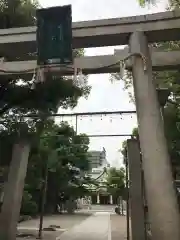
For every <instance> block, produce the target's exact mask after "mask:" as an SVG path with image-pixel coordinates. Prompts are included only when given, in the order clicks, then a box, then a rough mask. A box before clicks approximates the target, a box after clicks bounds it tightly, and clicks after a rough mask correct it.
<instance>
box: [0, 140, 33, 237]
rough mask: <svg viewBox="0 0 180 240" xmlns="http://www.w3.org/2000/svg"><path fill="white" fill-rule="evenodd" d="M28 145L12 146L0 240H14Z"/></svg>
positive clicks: (0, 219)
mask: <svg viewBox="0 0 180 240" xmlns="http://www.w3.org/2000/svg"><path fill="white" fill-rule="evenodd" d="M29 151H30V145H29V144H28V143H27V142H23V141H21V142H19V143H17V144H15V145H14V147H13V153H12V160H11V164H10V168H9V175H8V181H7V183H6V185H5V193H4V201H3V205H2V211H1V214H0V239H2V240H15V239H16V232H17V230H16V228H17V223H18V220H19V213H20V208H21V200H22V195H23V189H24V180H25V176H26V171H27V164H28V157H29Z"/></svg>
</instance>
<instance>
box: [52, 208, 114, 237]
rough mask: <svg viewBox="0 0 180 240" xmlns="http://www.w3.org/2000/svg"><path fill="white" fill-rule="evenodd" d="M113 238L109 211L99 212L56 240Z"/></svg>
mask: <svg viewBox="0 0 180 240" xmlns="http://www.w3.org/2000/svg"><path fill="white" fill-rule="evenodd" d="M97 239H98V240H111V223H110V213H109V212H97V213H94V214H93V215H92V216H91V217H89V218H87V219H86V220H84V221H83V222H81V223H80V224H78V225H76V226H75V227H73V228H71V229H70V230H69V231H66V232H64V233H62V234H61V236H60V237H59V238H56V240H97Z"/></svg>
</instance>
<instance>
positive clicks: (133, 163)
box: [127, 139, 145, 240]
mask: <svg viewBox="0 0 180 240" xmlns="http://www.w3.org/2000/svg"><path fill="white" fill-rule="evenodd" d="M127 151H128V161H129V180H130V186H129V195H130V206H131V207H130V208H131V231H132V240H145V219H144V201H143V200H144V199H143V189H142V168H141V156H140V149H139V143H138V141H137V140H135V139H129V140H127Z"/></svg>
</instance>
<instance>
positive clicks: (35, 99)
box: [0, 0, 90, 214]
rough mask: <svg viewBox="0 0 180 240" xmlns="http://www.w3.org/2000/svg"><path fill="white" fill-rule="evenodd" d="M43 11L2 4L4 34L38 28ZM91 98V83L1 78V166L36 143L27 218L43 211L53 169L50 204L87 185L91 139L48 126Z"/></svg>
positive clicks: (24, 2) (25, 1) (19, 0)
mask: <svg viewBox="0 0 180 240" xmlns="http://www.w3.org/2000/svg"><path fill="white" fill-rule="evenodd" d="M38 6H39V4H38V2H36V1H31V0H15V1H8V0H2V1H1V2H0V28H10V27H25V26H31V25H35V24H36V9H37V7H38ZM83 54H84V50H83V49H80V50H75V51H74V52H73V56H74V57H75V56H82V55H83ZM3 57H5V58H6V60H9V61H12V60H15V59H16V60H17V59H18V60H24V59H23V58H21V57H22V56H16V58H15V59H14V58H13V57H12V56H8V55H6V56H4V55H3ZM29 58H30V57H29ZM89 92H90V87H89V86H88V85H87V81H85V83H84V84H81V86H80V85H78V84H77V82H74V81H73V79H69V78H68V79H67V78H65V77H55V76H53V75H52V74H50V73H48V74H47V75H46V81H45V82H43V83H42V82H37V81H36V80H34V79H32V80H29V79H26V78H23V79H21V81H19V79H16V78H13V77H12V76H3V77H2V76H1V82H0V98H1V102H0V120H1V123H0V143H1V149H0V157H1V166H2V165H3V166H4V167H7V166H9V164H10V161H11V154H12V146H13V144H14V142H15V141H17V139H18V138H19V137H26V138H27V137H28V138H29V140H30V141H31V152H30V157H29V163H28V171H27V176H26V186H25V192H24V196H23V202H22V208H21V212H22V213H26V214H35V213H36V212H37V211H38V210H39V202H40V190H41V188H42V185H43V182H44V172H45V168H46V164H47V163H48V176H49V181H48V192H47V200H48V201H47V202H48V204H51V205H53V206H54V205H56V204H57V202H58V194H59V193H60V192H61V191H66V192H68V194H70V191H69V190H68V189H69V188H71V186H70V185H71V184H72V182H76V185H77V186H78V187H79V186H80V185H81V181H80V180H79V179H80V175H81V174H82V172H83V171H86V170H87V169H88V161H87V151H88V144H89V139H88V138H87V137H86V136H83V137H81V136H77V135H76V134H75V131H74V129H73V128H72V127H70V126H69V125H68V124H67V123H61V124H55V123H54V121H52V120H47V116H48V114H51V113H56V112H57V110H58V108H59V107H62V108H68V107H70V108H74V107H75V106H76V105H77V102H78V99H79V98H80V97H87V96H88V94H89ZM26 114H32V115H38V116H39V118H38V119H33V118H26V117H25V115H26ZM4 167H3V168H4ZM72 167H74V168H72ZM82 179H83V177H82ZM78 191H79V190H78ZM51 196H52V198H51Z"/></svg>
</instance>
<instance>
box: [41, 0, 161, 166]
mask: <svg viewBox="0 0 180 240" xmlns="http://www.w3.org/2000/svg"><path fill="white" fill-rule="evenodd" d="M164 2H165V1H164V0H159V2H158V4H157V6H155V7H151V8H150V7H149V8H148V7H147V8H140V7H139V6H138V3H137V1H136V0H51V1H49V0H40V4H41V5H42V6H43V7H51V6H58V5H66V4H72V18H73V22H76V21H84V20H96V19H104V18H114V17H126V16H134V15H141V14H147V13H154V12H162V11H164V10H165V5H164ZM113 52H114V47H105V48H91V49H90V48H89V49H86V52H85V54H86V55H91V56H92V55H104V54H113ZM89 84H90V85H91V86H92V90H91V93H90V95H89V97H88V100H85V99H80V100H79V103H78V106H77V107H76V108H75V109H74V110H73V112H93V111H121V110H135V106H134V105H133V104H132V103H130V102H129V97H128V94H127V92H125V91H124V90H123V87H124V85H123V82H121V81H120V82H115V83H113V84H112V83H110V81H109V75H108V74H99V75H91V76H89ZM64 112H68V113H70V112H72V111H70V110H67V111H64V110H60V113H64ZM61 120H62V119H61ZM63 120H66V119H63ZM68 120H69V123H70V124H72V125H73V124H74V123H75V120H74V119H73V118H70V119H68ZM135 126H136V116H128V115H127V116H113V117H112V118H111V117H107V116H102V117H101V116H100V117H93V118H92V117H83V118H82V119H80V118H79V120H78V132H84V133H87V134H91V135H92V134H130V133H131V132H132V129H133V128H134V127H135ZM125 139H126V138H123V137H114V138H112V137H111V138H91V139H90V140H91V144H90V149H93V150H102V148H103V147H105V149H106V151H107V160H108V161H109V162H110V164H111V165H113V166H117V167H118V166H120V165H121V164H122V156H121V155H120V154H119V153H118V149H120V148H121V144H122V141H123V140H125Z"/></svg>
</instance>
